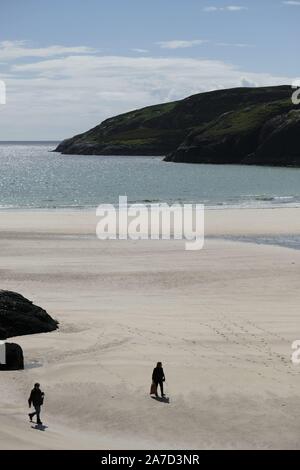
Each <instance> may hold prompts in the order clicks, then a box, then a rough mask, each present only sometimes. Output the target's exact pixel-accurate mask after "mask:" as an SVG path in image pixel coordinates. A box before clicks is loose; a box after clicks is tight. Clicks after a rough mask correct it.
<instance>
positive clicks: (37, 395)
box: [28, 383, 45, 424]
mask: <svg viewBox="0 0 300 470" xmlns="http://www.w3.org/2000/svg"><path fill="white" fill-rule="evenodd" d="M44 396H45V394H44V392H42V391H41V389H40V384H38V383H36V384H34V388H33V389H32V390H31V393H30V397H29V398H28V404H29V408H31V405H33V407H34V409H35V411H34V412H33V413H29V415H28V416H29V419H30V422H31V423H32V418H33V417H34V416H35V415H36V422H37V424H43V423H42V421H41V418H40V414H41V406H42V404H43V403H44Z"/></svg>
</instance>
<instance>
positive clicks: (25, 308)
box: [0, 290, 58, 339]
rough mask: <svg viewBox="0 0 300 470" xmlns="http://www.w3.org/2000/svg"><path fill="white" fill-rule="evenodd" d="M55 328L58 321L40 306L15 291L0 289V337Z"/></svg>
mask: <svg viewBox="0 0 300 470" xmlns="http://www.w3.org/2000/svg"><path fill="white" fill-rule="evenodd" d="M57 328H58V322H57V321H56V320H53V318H51V317H50V315H48V313H47V312H46V311H45V310H43V309H42V308H41V307H38V306H37V305H34V304H33V303H32V302H31V301H30V300H27V299H25V297H23V296H22V295H20V294H17V293H16V292H10V291H5V290H0V339H6V338H11V337H13V336H21V335H30V334H34V333H47V332H49V331H53V330H56V329H57Z"/></svg>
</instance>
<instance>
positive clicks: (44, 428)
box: [31, 424, 48, 431]
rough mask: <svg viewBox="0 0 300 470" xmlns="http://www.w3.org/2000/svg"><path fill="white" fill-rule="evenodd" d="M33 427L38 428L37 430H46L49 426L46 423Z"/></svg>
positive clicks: (33, 427)
mask: <svg viewBox="0 0 300 470" xmlns="http://www.w3.org/2000/svg"><path fill="white" fill-rule="evenodd" d="M31 427H32V429H36V430H37V431H46V429H47V428H48V426H45V425H44V424H35V425H34V426H31Z"/></svg>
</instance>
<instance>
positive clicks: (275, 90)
mask: <svg viewBox="0 0 300 470" xmlns="http://www.w3.org/2000/svg"><path fill="white" fill-rule="evenodd" d="M291 96H292V89H291V87H290V86H276V87H261V88H234V89H228V90H217V91H212V92H208V93H200V94H197V95H193V96H191V97H189V98H186V99H184V100H181V101H175V102H172V103H165V104H161V105H156V106H149V107H147V108H143V109H140V110H136V111H132V112H129V113H126V114H122V115H120V116H116V117H114V118H111V119H107V120H106V121H104V122H103V123H102V124H100V125H98V126H96V127H95V128H93V129H91V130H89V131H88V132H85V133H83V134H80V135H77V136H75V137H73V138H71V139H67V140H65V141H63V142H62V143H60V144H59V145H58V147H57V148H56V151H57V152H61V153H64V154H93V155H166V157H165V161H172V162H184V163H213V164H226V163H236V164H248V165H271V166H300V146H299V145H298V142H297V136H298V135H299V132H300V115H299V113H300V107H299V106H295V105H294V104H293V103H292V100H291Z"/></svg>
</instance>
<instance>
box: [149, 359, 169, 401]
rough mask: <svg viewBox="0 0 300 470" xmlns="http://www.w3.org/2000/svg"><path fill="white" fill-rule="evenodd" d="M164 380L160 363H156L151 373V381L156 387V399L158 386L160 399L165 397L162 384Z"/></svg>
mask: <svg viewBox="0 0 300 470" xmlns="http://www.w3.org/2000/svg"><path fill="white" fill-rule="evenodd" d="M165 380H166V377H165V373H164V370H163V366H162V363H161V362H158V363H157V364H156V367H155V368H154V369H153V373H152V381H153V383H154V384H155V385H156V391H155V396H156V397H158V394H157V387H158V385H159V387H160V391H161V397H162V398H164V397H165V394H164V382H165Z"/></svg>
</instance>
